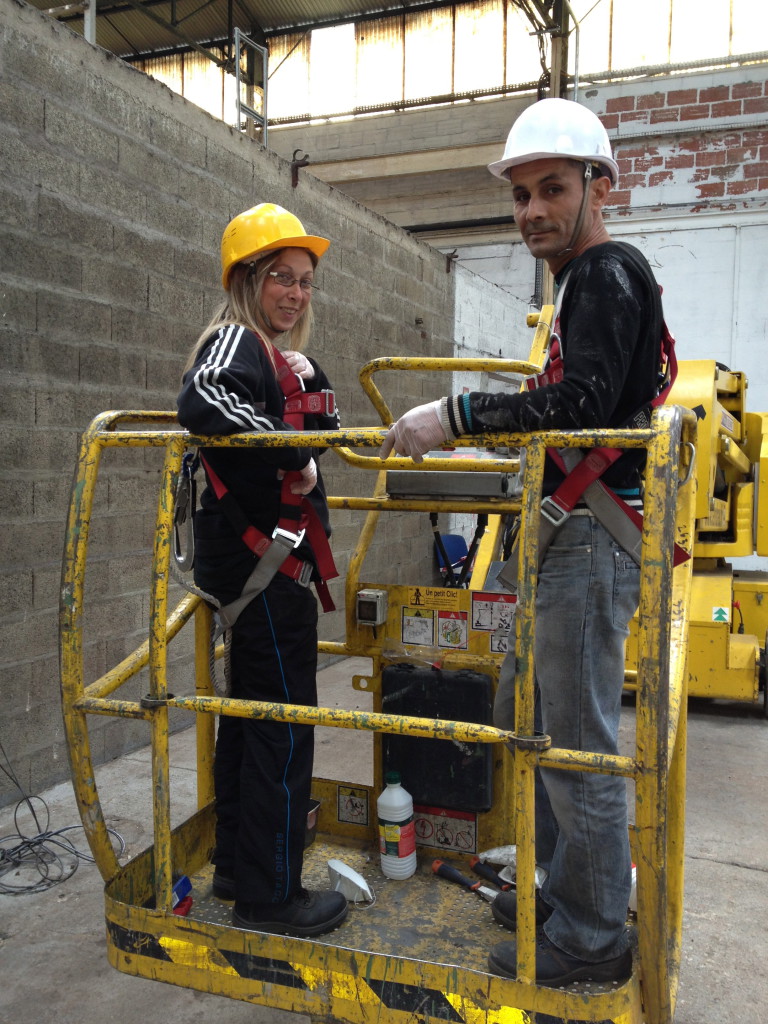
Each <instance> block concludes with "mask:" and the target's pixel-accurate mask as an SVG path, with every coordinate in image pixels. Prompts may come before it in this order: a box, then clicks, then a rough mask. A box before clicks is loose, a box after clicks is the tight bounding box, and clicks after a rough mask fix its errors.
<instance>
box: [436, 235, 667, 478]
mask: <svg viewBox="0 0 768 1024" xmlns="http://www.w3.org/2000/svg"><path fill="white" fill-rule="evenodd" d="M566 275H567V281H566V283H565V286H564V288H565V290H564V293H563V300H562V305H561V307H560V315H559V326H560V345H561V353H562V358H563V369H564V374H563V378H562V380H561V381H560V382H558V383H556V384H547V385H544V386H543V387H540V388H537V389H536V390H533V391H525V392H521V393H519V394H509V393H496V394H490V393H486V392H472V393H471V394H470V395H469V396H468V401H461V396H457V397H454V398H452V399H450V400H449V402H450V404H451V414H452V416H453V417H457V416H458V417H460V420H461V428H462V430H461V432H462V433H481V432H485V431H515V432H525V433H532V432H534V431H537V430H578V429H589V428H600V427H617V428H618V427H625V426H629V425H631V424H630V421H631V420H632V418H633V417H634V416H635V415H636V414H637V413H638V412H639V411H640V410H642V409H647V408H648V406H649V405H650V402H651V401H652V399H653V398H654V397H655V395H656V391H657V387H658V372H659V364H660V341H661V334H662V326H663V313H662V306H661V296H660V293H659V287H658V285H657V283H656V281H655V279H654V277H653V273H652V271H651V268H650V267H649V265H648V263H647V261H646V259H645V257H644V256H643V255H642V253H641V252H640V251H639V250H638V249H636V248H635V247H634V246H631V245H627V244H626V243H622V242H605V243H602V244H600V245H596V246H593V247H592V248H590V249H588V250H587V251H586V252H584V253H582V254H581V255H580V256H577V257H576V258H575V259H573V260H571V261H570V262H569V263H567V264H566V265H565V267H564V268H563V269H562V270H561V271H560V273H559V274H558V275H557V277H556V279H555V280H556V283H557V285H558V286H561V285H562V283H563V280H564V278H565V277H566ZM464 397H465V398H466V397H467V396H464ZM644 464H645V452H644V450H640V449H634V450H628V451H627V452H625V453H624V455H622V457H621V458H620V459H619V460H618V461H617V462H616V463H615V464H614V465H613V466H611V467H610V468H609V469H608V470H607V471H606V472H605V473H604V474H603V476H602V480H603V481H604V482H605V483H606V484H607V485H608V486H610V487H614V488H618V489H622V490H625V489H628V490H632V489H635V488H637V487H638V485H639V482H640V474H641V471H642V469H643V467H644ZM560 479H562V477H561V475H560V474H559V472H558V471H557V469H556V468H555V467H554V466H553V465H552V464H551V463H549V462H548V467H547V471H546V475H545V485H544V491H545V493H551V492H552V490H553V489H554V488H555V487H556V486H557V483H558V482H559V480H560Z"/></svg>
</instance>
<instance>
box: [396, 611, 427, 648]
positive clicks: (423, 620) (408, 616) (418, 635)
mask: <svg viewBox="0 0 768 1024" xmlns="http://www.w3.org/2000/svg"><path fill="white" fill-rule="evenodd" d="M401 634H402V638H403V643H404V644H422V645H428V646H431V645H432V644H434V642H435V613H434V611H433V610H432V609H431V608H411V607H409V606H408V605H406V606H405V607H404V608H403V624H402V630H401Z"/></svg>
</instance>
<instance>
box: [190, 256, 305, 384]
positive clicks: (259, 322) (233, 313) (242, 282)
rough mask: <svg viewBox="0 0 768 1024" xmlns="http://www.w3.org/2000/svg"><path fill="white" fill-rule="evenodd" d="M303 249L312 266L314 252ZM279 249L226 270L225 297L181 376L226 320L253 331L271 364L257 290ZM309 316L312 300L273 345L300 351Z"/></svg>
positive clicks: (205, 328) (267, 321) (262, 310)
mask: <svg viewBox="0 0 768 1024" xmlns="http://www.w3.org/2000/svg"><path fill="white" fill-rule="evenodd" d="M304 251H305V252H306V253H307V255H308V256H309V258H310V259H311V260H312V266H313V267H316V266H317V257H316V256H315V254H314V253H312V252H310V251H309V249H305V250H304ZM283 252H285V250H284V249H277V250H274V249H273V250H271V251H268V252H265V253H263V254H261V253H259V254H257V255H256V256H253V257H251V258H250V259H249V260H247V261H245V262H243V263H236V264H235V266H234V267H233V268H232V272H231V274H230V278H229V290H228V291H227V295H226V298H225V299H224V301H223V302H222V303H221V305H220V306H219V307H218V309H217V310H216V312H215V313H214V314H213V317H212V318H211V320H210V322H209V323H208V324H207V326H206V327H204V328H203V330H202V332H201V334H200V336H199V337H198V339H197V341H196V342H195V344H194V345H193V346H192V351H191V352H190V353H189V358H188V359H187V362H186V365H185V366H184V372H183V374H182V377H183V376H184V374H186V373H187V371H188V370H190V369H191V368H192V367H193V366H194V365H195V362H196V361H197V357H198V355H199V354H200V350H201V349H202V348H203V346H204V345H205V343H206V341H208V339H209V338H210V337H211V335H212V334H215V333H216V331H218V330H219V328H221V327H224V326H225V325H226V324H239V325H240V326H241V327H247V328H248V330H250V331H255V333H256V334H258V335H259V337H260V338H261V341H262V344H263V345H264V347H265V349H266V351H267V354H268V355H269V357H270V361H271V362H272V364H273V366H274V358H273V356H272V346H273V344H274V342H272V341H270V339H269V337H268V333H267V332H269V331H271V330H272V328H271V325H270V323H269V320H268V318H267V316H266V314H265V312H264V307H263V306H262V304H261V290H262V288H263V287H264V281H265V280H266V277H267V274H268V273H269V271H270V270H271V268H272V267H273V266H274V265H275V263H277V261H278V260H279V258H280V255H281V254H282V253H283ZM313 320H314V317H313V314H312V304H311V303H310V304H309V305H308V306H307V308H306V309H305V310H304V312H303V313H302V314H301V316H300V317H299V318H298V319H297V320H296V323H295V324H294V325H293V327H291V329H290V330H289V331H284V332H283V333H282V334H280V335H278V337H277V338H276V339H275V342H277V345H276V347H277V348H286V349H293V350H294V351H296V352H301V350H302V349H303V348H304V347H305V346H306V345H307V343H308V341H309V336H310V334H311V332H312V323H313Z"/></svg>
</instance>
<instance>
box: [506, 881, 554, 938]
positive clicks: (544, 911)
mask: <svg viewBox="0 0 768 1024" xmlns="http://www.w3.org/2000/svg"><path fill="white" fill-rule="evenodd" d="M535 906H536V926H537V927H538V926H539V925H542V924H544V922H545V921H546V920H548V919H549V917H550V915H551V914H552V910H553V907H550V905H549V904H548V903H546V902H545V901H544V900H543V899H542V897H541V895H540V893H539V890H538V889H537V890H536V900H535ZM491 912H492V914H493V916H494V917H495V918H496V920H497V921H498V922H499V924H503V925H504V927H505V928H509V930H510V931H511V932H515V931H517V893H516V892H515V891H514V889H509V890H508V891H507V892H500V893H499V895H498V896H497V897H496V899H495V900H494V901H493V903H492V904H491Z"/></svg>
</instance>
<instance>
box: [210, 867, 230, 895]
mask: <svg viewBox="0 0 768 1024" xmlns="http://www.w3.org/2000/svg"><path fill="white" fill-rule="evenodd" d="M213 895H214V896H215V897H216V899H218V900H233V899H234V898H235V880H234V878H232V876H231V875H225V874H223V873H222V872H221V871H214V872H213Z"/></svg>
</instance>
